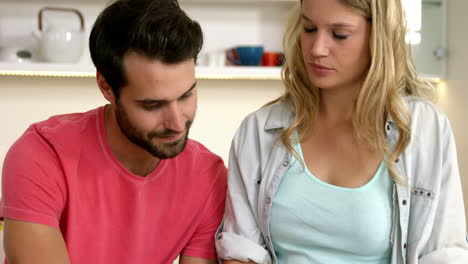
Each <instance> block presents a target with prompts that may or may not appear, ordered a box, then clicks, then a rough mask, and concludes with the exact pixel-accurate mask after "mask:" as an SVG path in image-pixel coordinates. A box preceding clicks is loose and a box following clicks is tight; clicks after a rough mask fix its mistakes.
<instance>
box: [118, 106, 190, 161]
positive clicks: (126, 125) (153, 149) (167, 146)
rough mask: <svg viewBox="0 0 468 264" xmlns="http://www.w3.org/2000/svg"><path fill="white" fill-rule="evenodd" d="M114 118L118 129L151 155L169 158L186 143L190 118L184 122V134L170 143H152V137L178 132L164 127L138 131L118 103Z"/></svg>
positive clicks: (181, 149)
mask: <svg viewBox="0 0 468 264" xmlns="http://www.w3.org/2000/svg"><path fill="white" fill-rule="evenodd" d="M115 115H116V119H117V123H118V125H119V127H120V130H121V131H122V132H123V133H124V135H125V136H126V137H127V138H128V140H130V142H132V143H133V144H135V145H137V146H139V147H141V148H143V149H144V150H146V151H148V152H149V153H150V154H151V155H153V156H155V157H157V158H159V159H170V158H173V157H175V156H177V155H178V154H179V153H181V152H182V151H183V150H184V148H185V145H187V140H188V134H189V130H190V126H191V125H192V120H188V121H187V122H186V123H185V135H183V136H182V137H181V138H180V139H178V140H176V141H174V142H171V143H153V141H152V140H153V139H154V138H155V137H156V138H157V137H168V136H173V135H176V134H179V133H180V132H177V131H173V130H170V129H166V130H164V131H151V132H149V133H148V134H146V135H145V133H144V132H141V131H139V130H138V129H137V128H136V127H135V126H134V125H133V124H132V123H131V122H130V120H129V119H128V115H127V112H125V109H124V108H123V106H121V105H120V103H117V105H116V112H115Z"/></svg>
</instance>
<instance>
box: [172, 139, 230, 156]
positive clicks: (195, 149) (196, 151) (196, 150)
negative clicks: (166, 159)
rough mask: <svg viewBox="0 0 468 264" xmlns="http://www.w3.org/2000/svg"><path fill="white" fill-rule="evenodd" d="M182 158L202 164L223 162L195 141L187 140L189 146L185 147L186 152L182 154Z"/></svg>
mask: <svg viewBox="0 0 468 264" xmlns="http://www.w3.org/2000/svg"><path fill="white" fill-rule="evenodd" d="M180 157H181V158H183V159H191V160H194V162H199V161H200V160H201V161H202V162H203V161H205V162H213V161H214V162H217V161H220V160H221V161H222V159H221V157H219V156H218V155H217V154H215V153H213V152H212V151H211V150H209V149H208V148H207V147H206V146H204V145H203V144H202V143H200V142H198V141H196V140H194V139H188V140H187V145H186V146H185V149H184V151H183V152H182V153H181V154H180Z"/></svg>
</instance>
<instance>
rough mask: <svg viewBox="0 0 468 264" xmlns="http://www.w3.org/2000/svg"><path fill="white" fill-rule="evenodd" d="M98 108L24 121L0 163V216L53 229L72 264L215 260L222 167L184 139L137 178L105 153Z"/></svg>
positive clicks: (215, 158)
mask: <svg viewBox="0 0 468 264" xmlns="http://www.w3.org/2000/svg"><path fill="white" fill-rule="evenodd" d="M103 110H104V108H103V107H100V108H98V109H95V110H92V111H89V112H87V113H80V114H69V115H62V116H55V117H52V118H50V119H49V120H47V121H44V122H41V123H37V124H34V125H32V126H31V127H30V128H29V129H28V130H27V131H26V132H25V133H24V134H23V135H22V136H21V138H20V139H18V141H17V142H16V143H14V145H13V146H12V147H11V149H10V151H9V152H8V154H7V156H6V158H5V162H4V166H3V186H2V193H3V197H2V200H1V204H0V217H2V218H11V219H16V220H21V221H27V222H34V223H39V224H43V225H48V226H52V227H55V228H59V229H60V230H61V232H62V234H63V237H64V239H65V243H66V245H67V248H68V253H69V256H70V259H71V262H72V263H99V264H107V263H108V264H116V263H125V264H128V263H138V264H146V263H148V264H149V263H151V264H155V263H158V264H159V263H172V261H173V260H174V259H175V258H176V257H177V256H178V255H179V254H180V255H187V256H194V257H201V258H209V259H215V258H216V251H215V246H214V234H215V231H216V229H217V228H218V226H219V224H220V222H221V219H222V215H223V212H224V201H225V192H226V167H225V166H224V164H223V161H222V160H221V158H219V157H218V156H216V155H214V154H213V153H211V152H210V151H209V150H207V149H206V148H205V147H204V146H202V145H201V144H200V143H198V142H195V141H193V140H189V141H188V143H187V146H186V148H185V150H184V151H183V152H182V153H181V154H179V155H178V156H176V157H175V158H172V159H167V160H162V161H161V162H160V164H159V165H158V167H157V168H156V169H155V170H154V171H153V172H152V173H151V174H150V175H148V176H147V177H139V176H136V175H134V174H132V173H130V172H129V171H127V170H126V169H125V168H124V167H122V165H121V164H120V163H119V162H118V161H117V159H116V158H115V157H114V155H113V154H112V152H111V150H110V147H109V144H108V142H107V138H106V134H105V127H104V111H103Z"/></svg>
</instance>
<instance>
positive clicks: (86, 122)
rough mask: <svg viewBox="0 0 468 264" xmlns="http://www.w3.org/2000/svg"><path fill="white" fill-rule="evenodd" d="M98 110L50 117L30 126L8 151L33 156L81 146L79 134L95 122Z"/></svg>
mask: <svg viewBox="0 0 468 264" xmlns="http://www.w3.org/2000/svg"><path fill="white" fill-rule="evenodd" d="M97 112H98V109H94V110H91V111H89V112H86V113H73V114H64V115H56V116H52V117H50V118H49V119H47V120H44V121H40V122H37V123H34V124H32V125H31V126H30V127H29V128H28V129H27V130H26V131H25V132H24V133H23V135H21V136H20V137H19V138H18V139H17V140H16V142H15V143H14V144H13V145H12V146H11V148H10V151H14V150H17V152H18V153H23V155H25V154H26V153H29V154H34V153H37V152H41V153H43V152H47V151H48V150H50V151H52V152H55V150H56V149H57V148H60V149H74V148H75V146H77V145H80V144H81V134H82V132H83V131H84V130H86V129H87V128H89V126H90V125H92V123H91V122H95V121H96V120H95V118H93V117H94V116H96V113H97ZM93 125H94V124H93Z"/></svg>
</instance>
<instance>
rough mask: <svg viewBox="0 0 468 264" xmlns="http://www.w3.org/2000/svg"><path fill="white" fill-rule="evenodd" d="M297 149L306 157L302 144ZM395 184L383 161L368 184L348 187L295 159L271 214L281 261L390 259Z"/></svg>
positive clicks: (312, 263)
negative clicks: (330, 181) (333, 182)
mask: <svg viewBox="0 0 468 264" xmlns="http://www.w3.org/2000/svg"><path fill="white" fill-rule="evenodd" d="M294 148H295V149H296V151H297V152H298V154H299V156H300V157H301V158H303V155H302V150H301V147H300V144H296V145H295V146H294ZM392 186H393V181H392V179H391V177H390V175H389V172H388V169H387V167H386V166H385V165H384V163H383V162H382V163H381V165H380V167H379V168H378V170H377V172H376V174H375V175H374V177H373V178H372V179H371V180H370V181H369V182H368V183H367V184H365V185H364V186H361V187H359V188H343V187H339V186H335V185H331V184H328V183H326V182H323V181H321V180H319V179H318V178H316V177H315V176H313V175H312V174H311V173H310V171H309V170H308V169H307V167H304V166H303V165H302V163H301V162H298V161H297V160H296V159H294V158H293V159H292V161H291V166H290V167H289V169H288V171H287V172H286V174H285V175H284V177H283V179H282V180H281V184H280V185H279V187H278V190H277V193H276V196H275V198H274V199H273V205H272V209H271V215H270V233H271V238H272V242H273V247H274V249H275V253H276V255H277V257H278V264H302V263H304V264H306V263H307V264H318V263H320V264H325V263H326V264H345V263H346V264H349V263H362V264H364V263H365V264H370V263H372V264H388V263H390V261H391V245H390V233H391V226H392Z"/></svg>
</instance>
